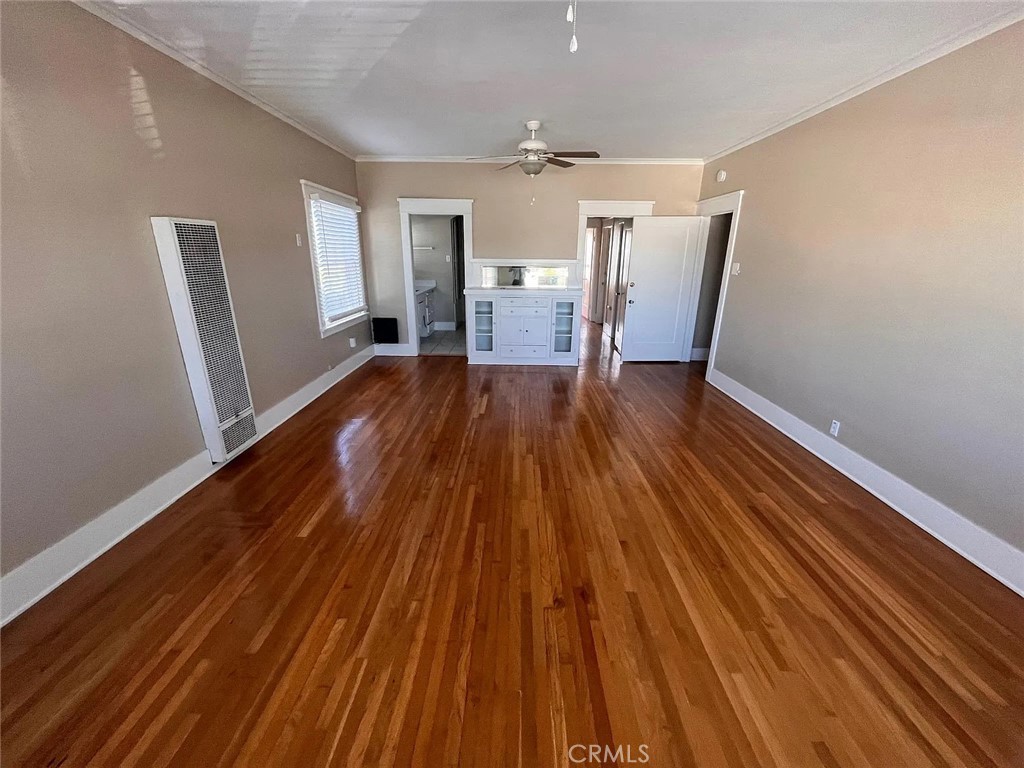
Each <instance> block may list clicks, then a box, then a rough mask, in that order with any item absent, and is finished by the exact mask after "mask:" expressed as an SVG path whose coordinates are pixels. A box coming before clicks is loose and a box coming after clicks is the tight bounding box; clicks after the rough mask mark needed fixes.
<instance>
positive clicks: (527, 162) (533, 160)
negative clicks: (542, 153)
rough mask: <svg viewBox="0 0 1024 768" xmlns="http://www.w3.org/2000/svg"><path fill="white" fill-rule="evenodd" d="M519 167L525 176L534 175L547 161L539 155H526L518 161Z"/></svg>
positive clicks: (545, 165) (542, 168)
mask: <svg viewBox="0 0 1024 768" xmlns="http://www.w3.org/2000/svg"><path fill="white" fill-rule="evenodd" d="M519 167H520V168H521V169H522V171H523V173H525V174H526V175H527V176H536V175H537V174H538V173H540V172H541V171H543V170H544V169H545V168H546V167H547V161H546V160H541V159H540V158H539V157H527V158H526V159H524V160H520V161H519Z"/></svg>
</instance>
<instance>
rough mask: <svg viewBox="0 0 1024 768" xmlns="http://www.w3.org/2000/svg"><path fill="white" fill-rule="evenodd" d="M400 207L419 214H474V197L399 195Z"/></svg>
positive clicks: (410, 212)
mask: <svg viewBox="0 0 1024 768" xmlns="http://www.w3.org/2000/svg"><path fill="white" fill-rule="evenodd" d="M398 209H399V210H400V211H405V212H406V213H409V214H414V215H417V216H472V215H473V200H472V198H454V197H452V198H445V197H399V198H398Z"/></svg>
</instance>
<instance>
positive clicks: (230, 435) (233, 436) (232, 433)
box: [220, 413, 256, 456]
mask: <svg viewBox="0 0 1024 768" xmlns="http://www.w3.org/2000/svg"><path fill="white" fill-rule="evenodd" d="M220 434H221V437H222V438H224V452H225V453H226V454H227V455H228V456H230V455H231V454H232V453H234V452H235V451H236V450H238V448H240V447H241V446H243V445H245V444H246V443H247V442H249V441H250V440H252V439H253V438H254V437H256V420H255V419H254V418H253V416H252V414H251V413H250V414H249V415H247V416H244V417H242V418H241V419H239V420H238V421H236V422H235V423H234V424H232V425H231V426H230V427H225V428H224V429H222V430H221V433H220Z"/></svg>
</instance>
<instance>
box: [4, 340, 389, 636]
mask: <svg viewBox="0 0 1024 768" xmlns="http://www.w3.org/2000/svg"><path fill="white" fill-rule="evenodd" d="M373 356H374V355H373V349H372V348H371V347H367V348H366V349H362V350H360V351H359V352H357V353H356V354H354V355H352V357H350V358H348V359H347V360H345V361H344V362H343V363H341V364H340V365H338V366H337V367H335V368H334V369H333V370H330V371H328V372H327V373H325V374H324V375H323V376H320V377H319V378H317V379H316V380H314V381H312V382H310V383H309V384H307V385H306V386H304V387H303V388H302V389H300V390H299V391H298V392H296V393H295V394H293V395H290V396H289V397H286V398H285V399H284V400H282V401H281V402H280V403H278V404H277V405H275V406H273V407H272V408H270V409H268V410H266V411H264V412H263V413H261V414H259V415H257V416H256V429H257V431H258V432H259V436H260V438H263V437H265V436H266V435H267V434H268V433H269V432H271V431H273V430H274V429H275V428H276V427H277V426H279V425H280V424H282V423H283V422H285V421H287V420H288V419H289V418H291V417H292V416H293V415H295V414H296V413H298V412H299V411H300V410H302V409H303V408H304V407H306V405H308V404H309V403H310V402H312V401H313V400H315V399H316V398H318V397H319V396H320V395H322V394H323V393H324V392H326V391H327V390H328V389H330V388H331V387H332V386H334V385H335V384H337V383H338V382H339V381H341V380H342V379H343V378H345V377H346V376H348V375H349V374H350V373H352V372H353V371H354V370H356V369H357V368H358V367H359V366H361V365H362V364H363V363H365V362H366V361H368V360H370V359H371V358H372V357H373ZM223 466H226V462H225V463H222V464H212V463H211V462H210V454H209V452H208V451H205V450H204V451H203V452H202V453H199V454H197V455H195V456H193V457H192V458H191V459H188V460H187V461H185V462H184V463H182V464H180V465H179V466H177V467H175V468H174V469H172V470H171V471H170V472H167V473H166V474H164V475H161V476H160V477H158V478H157V479H156V480H154V481H153V482H152V483H150V484H149V485H147V486H146V487H145V488H143V489H142V490H140V491H137V492H136V493H134V494H132V495H131V496H129V497H128V498H127V499H125V500H124V501H122V502H121V503H119V504H117V505H116V506H113V507H111V508H110V509H108V510H107V511H106V512H104V513H103V514H101V515H100V516H99V517H96V518H94V519H92V520H90V521H89V522H88V523H86V524H85V525H83V526H82V527H81V528H79V529H78V530H76V531H75V532H74V533H72V534H70V535H68V536H66V537H65V538H63V539H61V540H60V541H58V542H57V543H56V544H54V545H53V546H51V547H49V548H48V549H45V550H43V551H42V552H40V553H39V554H38V555H36V556H35V557H33V558H32V559H30V560H27V561H26V562H24V563H22V564H21V565H19V566H18V567H17V568H15V569H14V570H13V571H11V572H10V573H8V574H5V575H4V576H3V577H2V578H0V626H2V625H4V624H6V623H7V622H9V621H10V620H11V619H13V618H14V617H15V616H18V615H19V614H20V613H22V612H23V611H25V610H26V609H28V608H29V607H31V606H32V605H33V604H34V603H36V602H37V601H39V600H40V599H42V598H43V597H45V596H46V595H48V594H49V593H50V592H52V591H53V590H54V589H56V588H57V587H59V586H60V585H61V584H63V583H64V582H65V581H67V580H68V579H70V578H71V577H72V576H74V575H75V574H76V573H78V572H79V571H80V570H82V568H84V567H85V566H87V565H88V564H89V563H91V562H92V561H93V560H95V559H96V558H97V557H99V556H100V555H102V554H103V553H104V552H106V551H107V550H108V549H110V548H111V547H113V546H114V545H115V544H117V543H118V542H119V541H121V540H122V539H124V538H125V537H127V536H128V535H129V534H130V533H132V532H133V531H134V530H136V529H137V528H139V527H141V526H142V525H144V524H145V523H147V522H149V521H150V520H152V519H153V518H154V517H156V516H157V515H158V514H160V513H161V512H163V511H164V510H165V509H167V507H169V506H170V505H171V504H173V503H174V502H175V501H177V500H178V499H179V498H181V497H182V496H184V495H185V494H186V493H188V492H189V491H190V490H192V489H193V488H195V487H196V486H197V485H199V483H201V482H202V481H203V480H205V479H206V478H208V477H209V476H210V475H212V474H213V473H214V472H216V471H217V470H218V469H220V468H221V467H223Z"/></svg>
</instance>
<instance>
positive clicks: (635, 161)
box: [355, 155, 704, 165]
mask: <svg viewBox="0 0 1024 768" xmlns="http://www.w3.org/2000/svg"><path fill="white" fill-rule="evenodd" d="M511 159H512V155H509V157H508V159H500V160H470V159H469V158H466V157H462V156H456V155H434V156H431V155H356V158H355V160H356V162H357V163H472V164H474V165H481V164H483V165H501V164H506V163H508V162H509V160H511ZM566 160H571V161H572V162H573V163H575V164H576V165H704V161H703V160H702V159H701V158H699V157H601V158H593V157H567V158H566Z"/></svg>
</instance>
